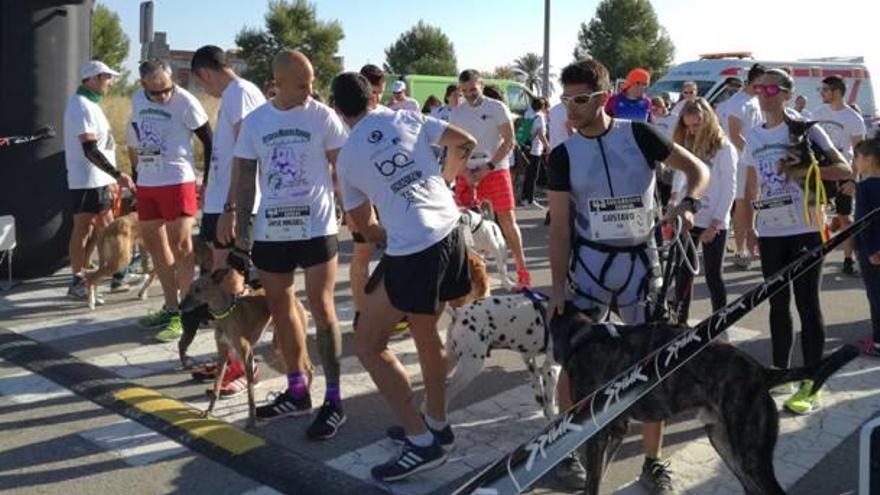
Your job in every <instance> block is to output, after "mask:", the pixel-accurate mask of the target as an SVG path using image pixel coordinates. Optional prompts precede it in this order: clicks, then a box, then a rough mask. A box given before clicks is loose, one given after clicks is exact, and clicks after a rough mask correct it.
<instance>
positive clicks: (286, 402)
mask: <svg viewBox="0 0 880 495" xmlns="http://www.w3.org/2000/svg"><path fill="white" fill-rule="evenodd" d="M310 412H312V398H311V397H310V396H309V395H308V394H306V396H305V397H303V398H302V399H294V398H293V397H291V396H290V394H289V393H288V392H287V391H286V390H285V391H284V392H282V393H280V394H276V395H275V397H274V399H272V403H271V404H267V405H265V406H260V407H258V408H257V419H259V420H263V421H267V420H272V419H278V418H286V417H288V416H304V415H306V414H309V413H310Z"/></svg>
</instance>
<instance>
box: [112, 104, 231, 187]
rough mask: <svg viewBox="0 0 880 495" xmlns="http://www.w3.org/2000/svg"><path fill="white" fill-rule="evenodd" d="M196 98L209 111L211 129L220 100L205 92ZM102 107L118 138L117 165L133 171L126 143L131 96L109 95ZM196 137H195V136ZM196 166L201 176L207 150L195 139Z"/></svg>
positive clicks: (197, 173) (115, 137) (127, 171)
mask: <svg viewBox="0 0 880 495" xmlns="http://www.w3.org/2000/svg"><path fill="white" fill-rule="evenodd" d="M195 96H196V98H198V100H199V101H200V102H201V103H202V106H203V107H205V111H206V112H207V113H208V119H209V120H210V122H211V129H214V124H215V123H216V121H217V109H218V107H219V106H220V100H218V99H216V98H212V97H210V96H208V95H206V94H205V93H196V94H195ZM101 108H102V109H103V110H104V114H105V115H107V120H109V121H110V128H111V129H113V138H114V139H115V140H116V166H117V167H119V169H120V170H122V171H123V172H126V173H131V162H130V161H129V159H128V146H127V145H126V144H125V143H126V141H125V131H126V128H125V127H126V126H127V125H128V119H129V117H131V98H130V97H125V96H108V97H106V98H104V99H103V100H102V101H101ZM193 138H194V139H195V137H193ZM195 141H196V143H195V148H194V151H195V164H194V165H195V167H196V175H198V176H200V175H201V172H202V168H203V167H202V164H203V163H204V162H203V160H204V159H203V157H204V156H205V151H204V149H202V142H201V141H199V140H198V139H195Z"/></svg>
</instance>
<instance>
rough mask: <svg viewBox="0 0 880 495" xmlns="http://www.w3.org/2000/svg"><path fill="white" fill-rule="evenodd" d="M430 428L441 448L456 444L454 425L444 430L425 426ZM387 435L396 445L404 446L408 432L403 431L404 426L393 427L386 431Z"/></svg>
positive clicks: (447, 426)
mask: <svg viewBox="0 0 880 495" xmlns="http://www.w3.org/2000/svg"><path fill="white" fill-rule="evenodd" d="M425 427H427V428H428V431H430V432H431V433H433V434H434V438H436V439H437V443H439V444H440V446H441V447H449V446H450V445H452V444H453V443H454V442H455V433H452V425H448V424H447V425H446V427H445V428H443V429H442V430H432V429H431V427H430V426H428V425H425ZM385 434H386V435H388V438H390V439H391V440H392V441H393V442H394V443H398V444H403V443H404V440H406V432H405V431H404V430H403V427H402V426H392V427H390V428H388V429H387V430H385Z"/></svg>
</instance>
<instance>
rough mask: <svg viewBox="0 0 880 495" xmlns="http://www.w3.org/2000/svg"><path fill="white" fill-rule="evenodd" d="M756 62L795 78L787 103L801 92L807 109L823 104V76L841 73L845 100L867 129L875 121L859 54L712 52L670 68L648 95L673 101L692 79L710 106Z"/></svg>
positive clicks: (726, 94)
mask: <svg viewBox="0 0 880 495" xmlns="http://www.w3.org/2000/svg"><path fill="white" fill-rule="evenodd" d="M755 63H760V64H761V65H763V66H765V67H767V68H773V67H775V68H784V69H788V70H789V71H790V72H791V74H792V76H793V77H794V86H795V87H794V95H792V98H791V100H790V104H792V105H793V104H794V99H795V96H797V95H804V96H805V97H806V98H807V110H810V111H812V110H815V109H816V108H817V107H819V106H821V105H822V97H821V95H820V94H819V89H820V88H821V87H822V79H824V78H826V77H828V76H831V75H838V76H841V77H842V78H843V80H844V82H845V83H846V101H847V103H853V102H854V103H856V104H857V105H858V106H859V108H860V109H861V111H862V115H863V117H864V118H865V121H866V123H867V124H868V125H869V128H870V125H872V124H873V123H874V121H875V120H876V117H877V113H876V112H877V107H876V105H875V103H874V88H873V87H872V85H871V79H870V76H869V74H868V69H867V68H866V67H865V63H864V59H863V58H862V57H854V58H843V57H832V58H821V59H808V60H797V61H793V62H785V61H765V60H754V59H753V58H752V54H751V53H749V52H734V53H713V54H708V55H702V56H700V59H699V60H696V61H693V62H685V63H683V64H679V65H676V66H674V67H671V68H670V69H669V72H667V73H666V74H665V75H664V76H663V77H661V78H660V79H659V80H657V82H655V83H654V84H652V85H651V87H650V88H648V94H650V95H651V96H658V95H661V96H662V95H668V96H669V97H670V98H671V99H672V100H673V101H676V100H677V99H678V96H679V91H681V85H682V83H684V82H685V81H694V82H696V83H697V88H698V92H699V93H700V96H702V97H704V98H706V99H707V100H708V101H709V102H710V103H712V104H713V105H718V104H719V103H721V102H722V101H724V100H726V99H727V98H728V97H729V96H730V93H729V91H728V90H727V89H726V87H725V86H726V85H725V83H726V82H727V80H728V79H730V78H738V79H741V80H743V81H744V80H745V79H746V76H747V74H748V72H749V68H750V67H751V66H752V65H753V64H755Z"/></svg>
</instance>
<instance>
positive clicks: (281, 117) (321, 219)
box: [235, 98, 346, 242]
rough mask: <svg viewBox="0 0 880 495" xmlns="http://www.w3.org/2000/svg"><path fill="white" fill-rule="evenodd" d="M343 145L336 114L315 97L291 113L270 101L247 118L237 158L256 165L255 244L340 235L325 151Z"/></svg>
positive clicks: (341, 132)
mask: <svg viewBox="0 0 880 495" xmlns="http://www.w3.org/2000/svg"><path fill="white" fill-rule="evenodd" d="M345 140H346V132H345V127H344V126H343V125H342V121H341V120H339V117H338V116H337V115H336V112H334V111H333V110H332V109H330V107H328V106H327V105H324V104H323V103H319V102H317V101H315V100H313V99H312V98H309V99H307V100H306V101H305V103H304V104H302V105H300V106H297V107H294V108H291V109H290V110H279V109H277V108H276V107H275V105H274V104H273V103H272V101H268V102H266V103H265V104H263V105H261V106H260V107H259V108H257V109H256V110H254V111H253V112H251V113H250V114H248V116H247V117H245V119H244V122H243V123H242V125H241V130H240V131H239V135H238V142H237V143H236V144H235V156H236V157H237V158H242V159H245V160H257V162H258V165H257V166H258V171H259V179H260V191H261V193H262V197H261V198H260V208H259V210H258V211H257V218H256V221H255V223H254V240H256V241H272V242H283V241H303V240H308V239H312V238H315V237H322V236H327V235H332V234H336V233H337V232H339V226H338V225H337V223H336V207H335V203H334V200H333V179H332V177H331V175H330V164H329V163H328V161H327V152H328V151H332V150H336V149H339V148H341V147H342V145H343V144H345Z"/></svg>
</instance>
